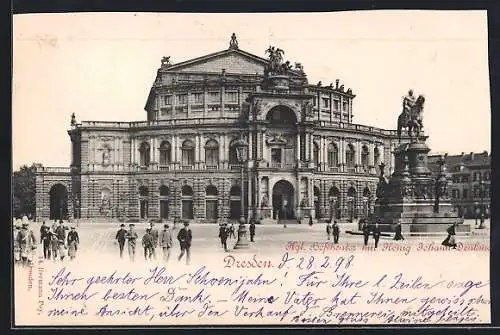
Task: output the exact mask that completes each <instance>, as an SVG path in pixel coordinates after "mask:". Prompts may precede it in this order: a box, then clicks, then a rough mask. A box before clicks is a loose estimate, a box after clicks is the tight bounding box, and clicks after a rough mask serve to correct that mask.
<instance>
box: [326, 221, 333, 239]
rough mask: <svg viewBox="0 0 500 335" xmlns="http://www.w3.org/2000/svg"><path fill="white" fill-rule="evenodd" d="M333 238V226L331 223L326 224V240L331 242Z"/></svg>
mask: <svg viewBox="0 0 500 335" xmlns="http://www.w3.org/2000/svg"><path fill="white" fill-rule="evenodd" d="M331 236H332V224H331V221H328V222H327V223H326V238H327V240H328V241H330V237H331Z"/></svg>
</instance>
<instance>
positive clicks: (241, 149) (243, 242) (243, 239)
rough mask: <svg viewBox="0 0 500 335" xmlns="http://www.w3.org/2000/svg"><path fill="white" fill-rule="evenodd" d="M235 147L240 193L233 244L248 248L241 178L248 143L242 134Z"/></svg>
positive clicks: (236, 247)
mask: <svg viewBox="0 0 500 335" xmlns="http://www.w3.org/2000/svg"><path fill="white" fill-rule="evenodd" d="M233 145H234V147H235V149H236V155H237V157H238V161H239V163H240V165H241V188H240V190H241V195H240V205H241V207H240V224H239V226H238V241H236V244H235V246H234V249H246V248H248V239H247V228H246V226H245V203H244V199H245V198H244V194H245V191H244V190H245V187H244V180H243V177H244V176H243V170H244V167H245V162H246V159H247V158H246V157H247V152H248V143H247V142H246V141H245V140H244V139H243V135H242V136H241V138H240V139H239V140H237V141H236V142H235V143H234V144H233Z"/></svg>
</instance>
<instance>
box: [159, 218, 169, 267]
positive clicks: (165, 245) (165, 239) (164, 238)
mask: <svg viewBox="0 0 500 335" xmlns="http://www.w3.org/2000/svg"><path fill="white" fill-rule="evenodd" d="M169 228H170V227H169V226H168V224H166V225H164V226H163V231H162V232H161V235H160V243H161V247H162V249H163V261H164V262H165V263H166V262H168V260H169V259H170V248H172V232H171V231H170V229H169Z"/></svg>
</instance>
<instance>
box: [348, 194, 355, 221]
mask: <svg viewBox="0 0 500 335" xmlns="http://www.w3.org/2000/svg"><path fill="white" fill-rule="evenodd" d="M347 215H348V217H349V220H350V221H351V222H352V221H353V219H354V218H356V217H357V210H356V189H355V188H354V187H352V186H351V187H350V188H349V189H348V190H347Z"/></svg>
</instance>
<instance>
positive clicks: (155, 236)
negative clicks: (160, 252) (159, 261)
mask: <svg viewBox="0 0 500 335" xmlns="http://www.w3.org/2000/svg"><path fill="white" fill-rule="evenodd" d="M149 233H150V234H151V237H152V239H153V246H152V247H151V252H152V254H151V255H152V256H153V258H154V259H156V248H157V247H158V239H159V237H158V230H157V229H156V228H155V224H154V223H153V222H151V223H150V231H149Z"/></svg>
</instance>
